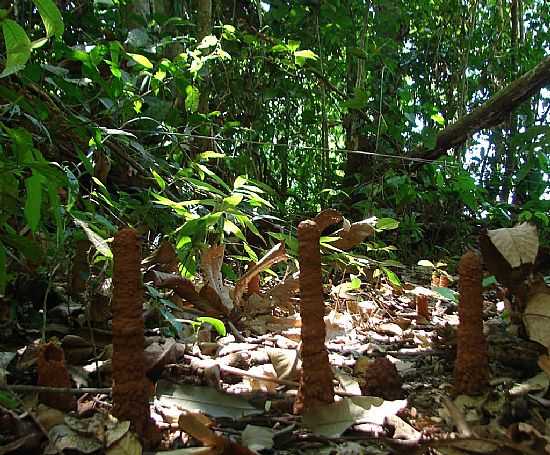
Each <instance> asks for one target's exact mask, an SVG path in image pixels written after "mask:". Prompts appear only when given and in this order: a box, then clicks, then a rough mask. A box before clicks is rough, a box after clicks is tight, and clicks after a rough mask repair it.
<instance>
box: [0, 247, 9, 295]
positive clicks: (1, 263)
mask: <svg viewBox="0 0 550 455" xmlns="http://www.w3.org/2000/svg"><path fill="white" fill-rule="evenodd" d="M7 282H8V269H7V264H6V248H5V247H4V244H3V243H2V242H0V295H4V294H5V292H6V284H7Z"/></svg>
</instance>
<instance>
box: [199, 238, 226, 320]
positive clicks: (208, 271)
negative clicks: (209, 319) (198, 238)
mask: <svg viewBox="0 0 550 455" xmlns="http://www.w3.org/2000/svg"><path fill="white" fill-rule="evenodd" d="M224 251H225V247H224V245H213V246H211V247H210V248H207V249H206V250H205V251H204V252H203V255H202V258H201V266H202V269H203V273H204V275H205V277H206V280H207V282H208V284H209V285H210V286H211V287H212V288H213V289H214V290H215V291H216V293H217V294H218V296H219V298H220V300H221V302H222V304H223V306H224V307H226V308H227V309H228V310H232V309H233V301H232V299H231V296H230V295H229V288H228V287H227V286H225V284H224V283H223V277H222V272H221V270H222V263H223V256H224Z"/></svg>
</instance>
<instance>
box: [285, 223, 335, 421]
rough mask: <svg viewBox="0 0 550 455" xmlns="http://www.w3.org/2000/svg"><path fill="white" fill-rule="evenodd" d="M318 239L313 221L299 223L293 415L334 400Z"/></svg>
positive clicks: (318, 235) (318, 234)
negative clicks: (298, 369) (298, 347)
mask: <svg viewBox="0 0 550 455" xmlns="http://www.w3.org/2000/svg"><path fill="white" fill-rule="evenodd" d="M320 236H321V233H320V231H319V227H318V226H317V223H316V222H315V221H312V220H306V221H302V222H301V223H300V224H299V226H298V242H299V263H300V315H301V317H302V376H301V378H300V389H299V391H298V396H297V398H296V401H295V403H294V412H295V413H301V412H303V411H304V410H305V409H309V408H311V407H313V406H315V405H316V404H321V403H332V402H333V401H334V387H333V384H332V381H333V378H334V377H333V373H332V369H331V367H330V363H329V359H328V352H327V349H326V346H325V321H324V316H325V305H324V301H323V284H322V281H321V280H322V273H321V252H320V249H319V248H320V247H319V239H320Z"/></svg>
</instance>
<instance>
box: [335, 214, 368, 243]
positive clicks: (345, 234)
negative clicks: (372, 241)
mask: <svg viewBox="0 0 550 455" xmlns="http://www.w3.org/2000/svg"><path fill="white" fill-rule="evenodd" d="M369 222H370V220H362V221H357V222H355V223H353V224H352V225H351V226H350V227H349V229H346V227H347V226H344V227H343V228H342V229H338V230H337V231H336V232H335V233H334V234H333V235H334V236H338V237H340V238H339V239H338V240H336V241H335V242H332V243H331V245H332V246H335V247H336V248H339V249H341V250H350V249H351V248H353V247H355V246H357V245H359V244H360V243H361V242H363V241H364V240H365V239H366V238H367V237H369V236H371V235H372V234H374V228H373V227H372V226H371V225H370V224H369Z"/></svg>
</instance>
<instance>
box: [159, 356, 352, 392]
mask: <svg viewBox="0 0 550 455" xmlns="http://www.w3.org/2000/svg"><path fill="white" fill-rule="evenodd" d="M184 358H185V359H186V360H189V361H192V360H196V357H193V356H190V355H185V356H184ZM177 365H178V364H170V365H166V367H171V366H177ZM217 366H218V367H219V369H220V371H222V372H224V373H227V374H232V375H233V376H239V377H246V378H252V379H257V380H259V381H266V382H274V383H275V384H281V385H286V386H289V387H299V386H300V384H299V383H298V382H296V381H289V380H287V379H279V378H275V377H272V376H263V375H261V374H255V373H250V372H248V371H246V370H241V369H240V368H235V367H231V366H228V365H221V364H219V363H218V364H217ZM335 393H336V394H337V395H340V396H342V397H357V396H361V395H360V394H356V393H350V392H346V391H344V390H336V391H335Z"/></svg>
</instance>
